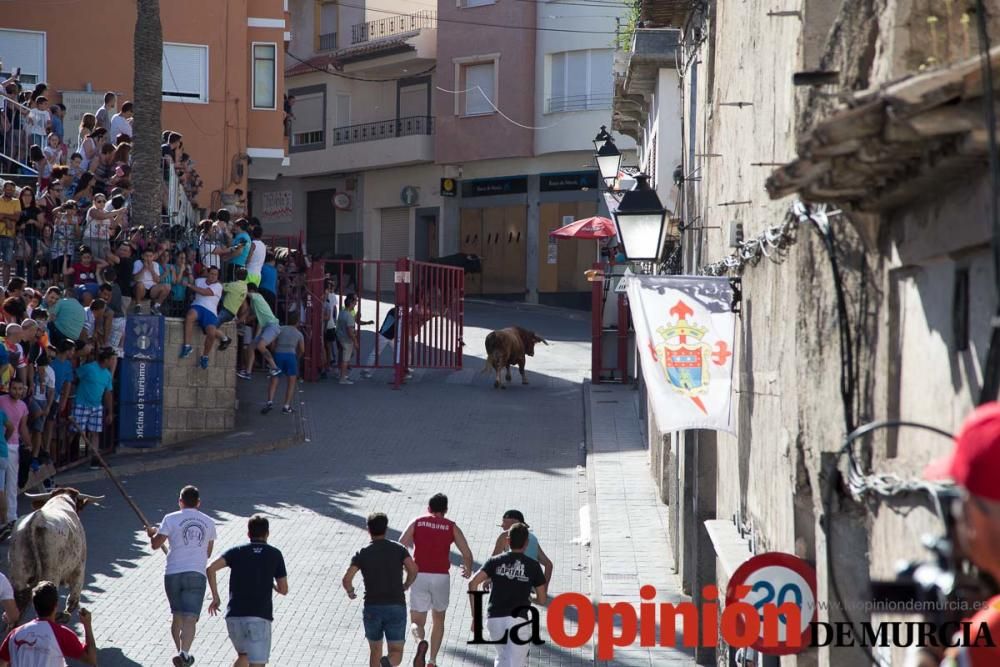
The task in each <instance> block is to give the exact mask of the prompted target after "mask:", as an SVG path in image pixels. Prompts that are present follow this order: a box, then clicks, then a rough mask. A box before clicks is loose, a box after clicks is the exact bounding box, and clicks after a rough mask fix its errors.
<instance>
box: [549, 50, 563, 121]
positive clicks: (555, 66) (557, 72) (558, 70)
mask: <svg viewBox="0 0 1000 667" xmlns="http://www.w3.org/2000/svg"><path fill="white" fill-rule="evenodd" d="M565 110H566V54H565V53H553V54H552V90H551V92H550V93H549V111H550V112H552V113H556V112H558V111H565Z"/></svg>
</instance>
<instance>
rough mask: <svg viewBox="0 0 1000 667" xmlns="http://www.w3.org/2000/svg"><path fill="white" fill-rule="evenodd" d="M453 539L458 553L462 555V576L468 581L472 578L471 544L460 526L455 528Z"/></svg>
mask: <svg viewBox="0 0 1000 667" xmlns="http://www.w3.org/2000/svg"><path fill="white" fill-rule="evenodd" d="M453 537H454V538H455V546H456V547H458V552H459V553H460V554H462V576H463V577H465V578H466V579H468V578H469V577H471V576H472V549H470V548H469V542H468V541H467V540H466V539H465V533H463V532H462V529H461V528H459V527H458V526H455V533H454V535H453Z"/></svg>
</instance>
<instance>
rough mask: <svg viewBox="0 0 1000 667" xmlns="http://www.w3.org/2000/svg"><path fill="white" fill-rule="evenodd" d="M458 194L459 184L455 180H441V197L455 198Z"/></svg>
mask: <svg viewBox="0 0 1000 667" xmlns="http://www.w3.org/2000/svg"><path fill="white" fill-rule="evenodd" d="M457 194H458V182H457V181H456V180H455V179H454V178H442V179H441V196H442V197H454V196H455V195H457Z"/></svg>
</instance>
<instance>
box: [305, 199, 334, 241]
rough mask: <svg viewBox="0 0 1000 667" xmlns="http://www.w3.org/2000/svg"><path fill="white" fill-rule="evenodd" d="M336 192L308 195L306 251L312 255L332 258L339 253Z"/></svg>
mask: <svg viewBox="0 0 1000 667" xmlns="http://www.w3.org/2000/svg"><path fill="white" fill-rule="evenodd" d="M335 194H337V191H336V190H333V189H331V190H313V191H312V192H307V193H306V249H307V250H308V251H309V254H310V255H317V256H323V257H332V256H333V255H334V254H336V252H337V209H336V208H334V206H333V196H334V195H335Z"/></svg>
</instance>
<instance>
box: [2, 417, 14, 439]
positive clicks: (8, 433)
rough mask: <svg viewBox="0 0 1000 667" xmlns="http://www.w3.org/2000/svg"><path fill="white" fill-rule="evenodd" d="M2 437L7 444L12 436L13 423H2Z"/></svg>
mask: <svg viewBox="0 0 1000 667" xmlns="http://www.w3.org/2000/svg"><path fill="white" fill-rule="evenodd" d="M3 435H4V438H5V439H6V440H7V442H10V439H11V437H12V436H13V435H14V423H13V422H11V421H4V423H3Z"/></svg>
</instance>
